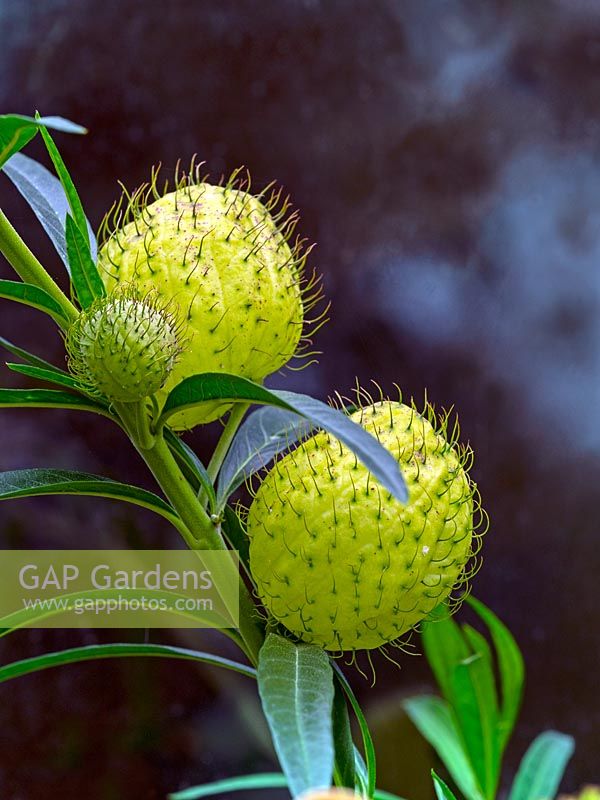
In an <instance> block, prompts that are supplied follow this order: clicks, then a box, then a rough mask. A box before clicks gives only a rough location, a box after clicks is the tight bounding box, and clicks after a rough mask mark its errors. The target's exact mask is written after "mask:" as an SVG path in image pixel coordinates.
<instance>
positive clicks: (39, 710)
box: [0, 0, 600, 800]
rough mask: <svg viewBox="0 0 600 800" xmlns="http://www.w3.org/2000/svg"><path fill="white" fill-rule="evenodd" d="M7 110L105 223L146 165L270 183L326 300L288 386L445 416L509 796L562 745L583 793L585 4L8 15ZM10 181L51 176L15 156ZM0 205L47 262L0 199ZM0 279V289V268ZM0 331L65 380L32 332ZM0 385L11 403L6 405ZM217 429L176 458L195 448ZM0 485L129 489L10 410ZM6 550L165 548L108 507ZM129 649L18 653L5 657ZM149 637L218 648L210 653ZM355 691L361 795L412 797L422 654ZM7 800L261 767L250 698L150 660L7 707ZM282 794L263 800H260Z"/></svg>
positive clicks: (115, 472) (85, 511)
mask: <svg viewBox="0 0 600 800" xmlns="http://www.w3.org/2000/svg"><path fill="white" fill-rule="evenodd" d="M0 70H1V75H2V81H1V83H0V101H1V102H0V106H1V110H2V113H6V112H20V113H24V114H31V113H32V112H33V111H34V110H35V109H39V110H40V111H41V112H42V113H44V114H62V115H64V116H66V117H69V118H71V119H74V120H75V121H77V122H80V123H83V124H85V125H86V126H87V127H88V128H89V130H90V133H89V135H88V136H87V137H82V138H79V137H66V136H62V135H60V134H59V135H57V139H58V142H59V145H60V147H61V150H62V152H63V155H64V157H65V160H66V161H67V163H68V165H69V167H70V169H71V171H72V173H73V175H74V178H75V180H76V182H77V184H78V186H79V189H80V192H81V195H82V197H83V200H84V203H85V206H86V209H87V211H88V215H89V217H90V219H91V220H92V222H93V224H94V225H97V224H98V223H99V222H100V220H101V218H102V215H103V213H104V212H105V211H106V210H107V208H108V207H109V206H110V204H111V203H112V201H113V200H114V199H115V198H116V197H117V195H118V187H117V179H121V180H122V181H124V183H125V184H126V185H127V186H128V187H130V188H132V187H135V186H136V185H137V184H138V183H140V182H141V181H143V180H144V179H146V178H147V176H148V175H149V170H150V167H151V165H152V164H155V163H157V162H159V161H161V162H162V163H163V165H164V169H165V172H166V173H169V172H170V171H171V172H172V170H173V168H174V166H175V162H176V160H177V159H178V158H180V157H181V158H182V159H183V161H184V162H185V161H186V160H188V159H189V158H190V157H191V155H192V154H193V153H198V155H199V157H200V158H201V159H205V160H206V161H207V165H208V168H209V169H210V170H211V172H212V173H213V174H215V175H219V174H220V173H221V172H228V171H230V170H231V169H232V168H233V167H235V166H237V165H239V164H245V165H247V166H248V167H250V169H251V170H252V173H253V177H254V182H255V185H256V186H257V187H260V186H263V185H264V184H266V183H267V182H268V181H270V180H271V179H272V178H277V179H278V180H279V181H281V182H282V183H283V184H284V185H285V186H286V188H287V189H289V191H290V192H291V193H292V196H293V198H294V201H295V203H296V205H297V206H298V207H299V208H300V209H301V212H302V217H303V221H302V233H303V234H304V235H306V236H308V237H310V238H311V239H313V240H316V241H317V242H318V248H317V250H316V251H315V254H314V255H313V257H312V265H314V266H315V267H318V268H319V269H320V270H321V271H322V273H323V275H324V283H325V289H326V292H327V295H328V297H329V298H331V300H332V302H333V307H332V319H331V323H330V324H329V325H328V326H327V328H326V329H324V330H323V331H322V333H321V334H320V336H319V342H318V343H319V345H320V347H322V349H323V350H324V355H323V357H322V358H321V362H320V366H319V367H318V368H311V369H310V370H307V371H305V372H302V373H299V374H297V373H290V374H289V375H288V376H287V377H280V378H278V379H277V380H278V381H280V385H284V383H285V386H286V387H288V388H293V389H300V390H304V391H308V392H313V393H315V394H317V395H318V396H321V397H326V396H327V395H328V394H329V393H330V392H332V391H333V390H334V389H340V390H348V389H349V388H350V387H351V386H352V384H353V382H354V379H355V376H358V377H359V378H360V380H361V381H362V382H365V383H366V382H368V381H369V380H370V379H371V378H373V379H375V380H377V381H378V382H379V383H380V384H381V385H382V386H383V387H384V389H386V390H391V389H392V384H393V383H394V382H398V383H399V384H400V385H401V386H402V388H403V390H404V392H405V395H407V396H410V395H414V396H415V398H418V399H422V397H423V393H424V390H425V388H427V391H428V395H429V398H430V399H431V400H432V401H433V402H435V403H436V404H439V405H440V406H450V405H452V404H454V405H455V407H456V408H457V409H458V411H459V412H460V419H461V423H462V431H463V438H464V439H465V440H470V442H471V444H472V445H473V447H474V449H475V452H476V455H477V461H476V466H475V470H474V475H475V478H476V480H477V481H478V483H479V486H480V489H481V493H482V496H483V499H484V502H485V506H486V508H487V510H488V511H489V514H490V516H491V520H492V526H491V530H490V532H489V534H488V535H487V537H486V539H485V546H484V555H485V562H484V566H483V569H482V570H481V572H480V573H479V575H478V577H477V579H476V581H475V593H476V595H477V596H478V597H480V598H481V599H482V600H483V601H485V602H486V603H488V604H489V605H491V606H492V608H493V609H494V610H495V611H496V612H497V613H498V614H499V615H500V616H501V617H502V618H503V619H504V620H505V621H506V622H507V623H508V624H509V625H510V627H511V629H512V630H513V631H514V633H515V635H516V637H517V639H518V641H519V643H520V644H521V646H522V648H523V650H524V653H525V657H526V662H527V670H528V684H527V689H526V697H525V703H524V708H523V714H522V717H521V721H520V724H519V728H518V731H517V733H516V735H515V737H514V740H513V743H512V745H511V748H510V752H509V756H508V760H507V769H506V775H505V786H507V785H508V784H509V781H510V779H511V777H512V774H513V772H514V770H515V768H516V764H517V763H518V760H519V758H520V756H521V755H522V753H523V752H524V750H525V748H526V746H527V744H528V743H529V742H530V740H531V739H532V738H533V737H534V736H535V735H536V734H537V733H539V732H540V731H541V730H542V729H544V728H546V727H554V728H557V729H559V730H562V731H564V732H568V733H572V734H573V735H574V736H575V737H576V739H577V751H576V755H575V757H574V759H573V761H572V764H571V766H570V768H569V771H568V773H567V777H566V780H565V784H564V788H566V789H570V790H574V789H576V788H577V787H579V786H580V785H581V784H582V783H583V782H585V781H592V780H596V781H598V780H599V778H600V767H599V763H598V761H599V759H598V755H597V750H598V738H599V732H600V702H599V700H598V673H599V669H600V625H599V622H600V611H599V605H598V601H597V597H598V575H599V573H600V547H599V545H598V516H599V514H598V506H599V497H600V495H599V490H598V483H599V480H600V424H599V411H600V402H599V401H600V3H599V2H597V0H472V1H471V2H467V0H464V2H460V0H378V1H377V0H362V1H360V0H304V2H301V1H300V0H255V1H254V2H252V0H235V2H234V1H233V0H219V1H217V0H215V2H206V1H205V0H196V2H193V0H188V1H187V2H186V1H185V0H172V2H170V3H165V2H158V0H146V1H145V2H136V1H135V0H119V2H117V1H116V0H103V2H98V0H79V2H74V1H73V2H68V0H45V1H44V2H33V0H0ZM27 152H28V154H29V155H32V156H34V157H38V158H40V159H42V160H44V156H43V153H42V151H41V150H40V148H39V146H38V145H37V144H34V145H33V146H31V147H29V148H28V150H27ZM0 203H1V205H2V207H3V208H4V210H5V211H6V213H7V214H9V216H10V217H11V218H12V219H13V221H14V223H15V225H16V226H17V227H18V228H19V230H20V231H21V232H22V233H23V234H24V236H25V237H26V239H27V241H28V242H30V243H31V245H32V246H33V248H34V249H35V251H36V253H37V254H38V255H39V256H40V257H41V258H43V259H44V260H45V263H47V264H48V265H49V266H51V268H52V270H53V271H54V273H55V274H57V275H59V274H61V266H60V264H59V263H58V260H57V258H56V257H55V255H54V254H53V252H52V250H51V247H50V246H49V244H48V242H47V241H46V239H45V236H44V234H43V232H41V229H40V228H39V227H38V226H37V224H36V222H35V221H34V218H33V216H32V214H31V212H30V211H29V209H28V208H27V207H26V206H25V205H24V204H23V203H22V202H21V201H20V200H19V199H18V198H17V197H16V192H15V191H14V190H13V189H12V187H11V185H10V184H9V182H8V181H7V180H6V179H5V178H2V176H0ZM0 269H1V272H2V276H3V277H9V269H8V267H7V265H6V264H5V263H3V264H2V265H0ZM0 314H1V325H0V329H1V333H2V335H3V336H6V337H7V338H9V339H12V340H16V341H17V342H19V343H20V344H21V345H22V346H25V347H28V348H30V349H33V350H35V351H36V352H39V353H40V354H43V355H44V356H45V357H46V358H49V359H54V360H55V361H56V363H61V361H62V359H63V358H64V355H63V349H62V343H61V341H60V339H59V337H58V336H57V335H56V334H55V333H54V331H53V329H52V327H51V326H49V325H48V324H46V322H45V320H44V319H43V318H42V317H41V315H37V314H36V313H35V312H32V311H24V310H20V309H17V308H15V307H12V305H10V304H8V303H4V304H3V305H2V306H1V309H0ZM15 378H16V376H14V375H12V374H11V373H9V372H7V371H6V370H4V371H3V375H2V383H3V385H17V383H19V384H20V385H23V382H22V381H16V380H15ZM217 433H218V424H217V425H216V426H213V428H212V429H211V430H210V431H207V432H203V433H202V434H196V435H195V436H194V437H192V439H191V440H192V441H193V442H194V444H197V445H198V447H199V449H200V451H201V452H203V453H206V452H207V449H208V447H209V446H210V444H211V442H212V441H214V438H215V436H216V434H217ZM0 443H1V447H0V468H2V469H12V468H19V467H29V466H53V467H70V468H78V469H82V470H86V471H90V472H97V473H100V474H105V475H109V476H111V477H115V478H121V479H126V480H129V481H132V482H138V483H140V484H146V485H149V484H148V479H147V476H146V474H145V472H144V470H143V468H142V465H141V464H140V463H139V461H138V459H137V457H136V455H135V454H134V453H133V452H132V450H131V448H130V447H129V446H128V444H127V442H126V441H125V440H124V438H123V437H122V436H121V435H120V433H119V432H118V431H117V430H116V429H114V428H112V427H111V426H110V424H109V423H108V422H103V421H100V422H98V421H96V420H94V419H91V418H89V417H86V416H85V415H77V414H71V415H67V414H66V413H65V414H63V413H62V412H50V411H40V412H36V413H31V414H27V413H25V412H22V411H16V410H15V411H4V412H3V413H2V415H1V416H0ZM0 525H1V527H0V537H1V539H0V546H2V547H33V546H44V547H67V546H71V547H77V546H84V547H110V546H115V547H118V546H137V547H140V546H145V547H151V546H156V547H163V546H170V545H175V543H176V538H175V537H176V536H177V534H176V533H174V532H172V531H169V530H166V529H165V527H164V525H162V524H160V523H157V522H156V520H155V519H154V518H153V517H151V516H150V515H149V514H146V513H145V512H143V511H139V512H133V511H131V509H129V508H125V507H121V506H118V505H115V504H111V503H109V502H107V501H102V500H98V501H90V500H81V499H73V498H70V499H69V498H66V499H55V498H48V499H36V500H31V501H19V502H15V503H10V504H8V503H7V504H4V505H3V506H2V508H1V516H0ZM140 635H142V634H141V632H135V631H133V632H132V631H125V632H122V633H119V632H114V633H111V632H108V633H106V632H104V633H101V632H89V633H88V632H81V633H78V632H56V631H45V632H42V631H31V632H21V633H18V634H14V635H13V636H12V637H10V638H9V639H8V640H4V641H3V642H2V644H1V645H0V654H1V655H0V657H1V659H2V660H3V661H8V660H13V659H15V658H19V657H26V656H28V655H32V654H34V653H37V652H41V651H43V650H50V649H59V648H61V647H64V646H69V645H74V644H78V643H86V642H95V641H106V640H110V638H111V637H112V638H113V639H121V640H135V639H136V637H139V636H140ZM150 640H151V641H158V640H161V641H175V642H179V643H182V642H184V643H186V644H192V645H194V646H200V645H205V646H211V647H212V646H215V647H218V648H220V650H221V652H227V648H226V647H225V646H224V645H223V644H222V643H221V640H220V638H219V637H218V636H216V635H215V634H207V633H204V634H202V633H198V634H196V633H194V632H192V633H191V634H190V633H189V632H188V633H187V634H185V638H184V637H183V636H180V635H179V634H178V633H174V632H168V633H164V634H161V633H160V632H156V631H153V632H151V634H150ZM376 666H377V675H378V680H377V685H376V688H375V689H374V690H372V691H371V690H370V689H369V687H368V684H367V683H366V682H365V681H364V680H363V679H362V678H361V677H360V676H359V675H358V674H353V681H354V683H355V685H356V686H357V688H358V690H359V692H360V695H361V697H362V699H363V701H364V702H365V705H366V708H367V713H368V717H369V719H370V721H371V722H372V724H373V726H374V729H375V734H376V738H377V741H378V744H379V746H380V751H381V752H380V783H381V787H382V788H386V789H389V790H392V791H395V792H398V793H400V794H404V795H406V796H409V797H411V799H412V800H425V798H429V797H430V796H431V789H430V787H429V779H428V776H427V770H428V767H429V766H430V764H431V762H432V757H431V754H430V752H429V750H428V749H427V748H426V747H425V746H424V745H423V744H422V742H421V741H420V739H419V738H418V736H416V734H415V732H414V730H413V729H412V728H411V726H410V724H409V723H408V722H407V721H406V720H405V719H403V717H402V714H401V712H400V709H399V701H400V699H401V697H402V695H403V694H405V693H407V692H412V691H416V690H419V689H424V688H429V687H430V686H431V676H430V673H429V671H428V669H427V665H426V663H425V660H424V659H423V658H411V657H408V656H406V657H403V658H402V666H401V669H400V670H397V669H395V668H393V667H392V666H391V665H389V664H388V663H387V662H386V661H385V660H384V659H383V658H379V659H376ZM0 695H1V702H0V709H1V710H0V729H1V731H2V733H1V742H2V745H1V750H2V755H1V756H0V795H1V796H2V797H3V798H5V797H6V798H10V800H33V798H36V800H37V798H40V797H48V798H55V797H61V798H63V800H71V798H80V797H82V796H85V797H86V798H90V800H121V798H127V799H129V798H163V797H164V796H165V793H166V792H167V791H169V790H173V789H176V788H179V787H183V786H186V785H189V784H192V783H199V782H202V781H204V780H208V779H211V778H215V777H221V776H224V775H227V774H232V773H233V774H238V773H242V772H244V771H258V770H260V769H271V768H272V767H273V761H272V756H271V753H270V749H269V743H268V735H267V734H266V732H265V730H264V726H263V724H262V723H261V720H260V715H259V713H258V710H257V706H256V700H255V696H254V690H253V687H252V686H249V685H248V684H247V683H245V682H244V680H243V679H241V680H239V681H238V680H233V679H230V678H229V677H227V676H223V675H221V674H218V675H217V674H215V673H214V671H210V670H209V669H202V670H200V669H198V668H196V667H193V666H191V665H190V664H184V663H178V662H172V661H169V662H164V661H123V662H96V663H92V664H85V665H79V666H75V667H68V668H62V669H59V670H54V671H50V672H47V673H44V674H42V675H38V676H31V677H28V678H23V679H20V680H19V681H16V682H14V683H11V684H10V685H9V684H7V685H5V686H3V687H0ZM273 797H274V798H275V797H276V795H275V794H274V795H273Z"/></svg>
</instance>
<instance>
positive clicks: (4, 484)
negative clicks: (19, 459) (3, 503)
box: [0, 469, 183, 530]
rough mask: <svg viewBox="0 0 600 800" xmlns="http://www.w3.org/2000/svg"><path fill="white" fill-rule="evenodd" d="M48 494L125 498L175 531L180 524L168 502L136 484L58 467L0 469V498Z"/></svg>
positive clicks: (10, 498) (181, 525)
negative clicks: (164, 521) (163, 521)
mask: <svg viewBox="0 0 600 800" xmlns="http://www.w3.org/2000/svg"><path fill="white" fill-rule="evenodd" d="M49 494H50V495H59V494H68V495H91V496H96V497H106V498H109V499H112V500H124V501H126V502H128V503H133V504H134V505H138V506H142V507H143V508H147V509H148V510H149V511H154V512H155V513H157V514H160V516H162V517H164V518H165V519H166V520H168V521H169V522H170V523H171V524H172V525H174V526H175V527H176V528H177V529H178V530H181V529H182V527H183V523H182V522H181V520H180V519H179V517H178V516H177V514H176V513H175V511H174V509H173V508H172V507H171V506H170V505H169V504H168V503H166V502H165V501H164V500H163V499H162V498H160V497H158V495H155V494H153V493H152V492H148V491H146V490H145V489H140V488H139V487H137V486H131V485H129V484H125V483H119V482H118V481H113V480H111V479H110V478H104V477H101V476H98V475H89V474H87V473H85V472H72V471H67V470H59V469H19V470H10V471H8V472H0V500H12V499H16V498H21V497H36V496H39V495H49Z"/></svg>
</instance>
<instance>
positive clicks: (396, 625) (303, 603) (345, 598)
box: [247, 401, 474, 651]
mask: <svg viewBox="0 0 600 800" xmlns="http://www.w3.org/2000/svg"><path fill="white" fill-rule="evenodd" d="M428 411H429V414H428V416H429V417H430V418H431V419H432V420H434V416H433V413H432V411H431V409H428ZM352 418H353V419H354V420H355V421H357V422H360V423H362V425H363V426H364V427H365V428H366V429H367V430H368V431H369V432H371V433H373V434H374V435H375V436H377V438H378V439H379V441H380V442H381V443H382V444H383V445H384V446H385V447H386V448H388V449H389V450H390V451H391V452H392V453H393V455H394V456H395V457H396V458H397V459H398V462H399V464H400V466H401V468H402V472H403V475H404V478H405V480H406V484H407V488H408V493H409V499H408V502H407V504H406V505H404V504H402V503H400V502H399V501H397V500H396V499H394V498H392V497H391V496H390V495H389V494H388V492H387V490H385V489H384V488H383V487H381V486H380V484H378V483H377V481H376V480H375V479H374V478H373V477H372V475H371V474H370V473H369V472H368V470H367V469H366V467H364V466H363V465H362V464H361V463H360V462H358V461H357V459H356V457H355V456H354V454H353V453H352V452H351V451H349V450H348V449H347V448H346V447H345V446H344V445H342V444H341V443H340V442H338V441H337V440H335V439H333V438H332V437H331V436H329V435H328V434H327V433H324V432H322V433H318V434H317V435H316V436H314V437H312V438H311V439H309V440H307V441H306V442H305V443H304V444H303V445H302V446H301V447H299V448H298V449H297V450H295V451H294V452H292V453H290V454H288V455H286V456H285V457H284V458H283V459H281V460H280V461H279V462H277V463H276V464H275V466H274V467H273V468H272V469H271V471H270V472H269V473H268V474H267V476H266V477H265V479H264V481H263V482H262V483H261V485H260V487H259V488H258V491H257V492H256V494H255V497H254V500H253V502H252V505H251V507H250V510H249V514H248V520H247V528H248V535H249V537H250V568H251V572H252V575H253V577H254V581H255V583H256V587H257V590H258V593H259V595H260V597H261V600H262V601H263V603H264V605H265V606H266V608H267V609H268V610H269V611H270V612H271V614H272V615H273V617H275V619H276V620H278V621H279V622H281V623H282V624H283V625H284V626H285V627H286V628H287V629H288V630H290V631H291V632H292V633H293V634H294V635H295V636H297V637H299V638H301V639H303V640H305V641H307V642H313V643H316V644H318V645H321V646H322V647H324V648H326V649H328V650H334V651H345V650H361V649H371V648H375V647H379V646H381V645H384V644H386V643H387V642H392V641H394V640H396V639H398V638H399V637H401V636H402V635H403V634H404V633H406V632H407V631H409V630H410V629H411V628H413V627H414V626H415V625H416V624H417V623H418V622H419V621H420V620H422V619H424V618H425V617H426V616H427V615H428V614H429V613H430V612H431V611H432V610H433V609H434V608H435V607H436V606H437V605H438V604H439V603H441V602H442V601H443V600H444V599H446V598H447V597H448V595H449V594H450V592H451V591H452V589H453V587H455V586H456V585H457V583H460V582H463V581H464V580H465V565H466V563H467V561H468V560H469V558H470V556H471V555H472V552H473V536H474V534H473V512H474V508H473V505H474V504H473V495H474V487H473V485H472V484H471V483H470V481H469V479H468V477H467V474H466V471H465V467H464V464H465V459H466V458H467V457H468V453H467V452H466V451H462V452H461V451H460V450H458V449H456V447H455V446H453V444H451V443H450V442H449V441H448V440H447V438H446V436H445V430H444V429H445V426H442V430H440V431H439V432H438V431H436V430H435V429H434V427H433V425H432V423H431V422H430V421H429V419H427V418H425V417H424V416H422V415H420V414H418V413H417V412H416V410H415V409H414V408H411V407H409V406H407V405H403V404H402V403H399V402H390V401H383V402H380V403H376V404H374V405H371V406H369V407H366V408H363V409H360V410H358V411H356V412H355V413H354V414H353V415H352Z"/></svg>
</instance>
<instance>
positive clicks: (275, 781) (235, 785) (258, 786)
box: [168, 772, 287, 800]
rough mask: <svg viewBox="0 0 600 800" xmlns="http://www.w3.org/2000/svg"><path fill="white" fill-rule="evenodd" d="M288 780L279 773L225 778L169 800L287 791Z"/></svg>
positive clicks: (178, 793)
mask: <svg viewBox="0 0 600 800" xmlns="http://www.w3.org/2000/svg"><path fill="white" fill-rule="evenodd" d="M285 788H287V780H286V778H285V775H281V774H280V773H277V772H274V773H273V772H263V773H259V774H258V775H241V776H240V777H238V778H225V779H224V780H221V781H214V782H213V783H205V784H204V785H202V786H192V787H190V788H189V789H184V790H183V791H181V792H174V793H173V794H170V795H169V796H168V800H198V798H201V797H214V796H215V795H218V794H225V792H244V791H246V792H249V791H261V790H264V789H285Z"/></svg>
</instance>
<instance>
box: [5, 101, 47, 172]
mask: <svg viewBox="0 0 600 800" xmlns="http://www.w3.org/2000/svg"><path fill="white" fill-rule="evenodd" d="M37 132H38V126H37V125H36V123H35V120H32V119H31V118H30V117H22V116H20V115H19V114H3V115H2V116H0V167H1V166H2V165H3V164H4V163H5V162H6V161H8V159H9V158H10V157H11V156H12V155H13V154H14V153H17V152H18V151H19V150H22V149H23V148H24V147H25V145H26V144H27V143H28V142H30V141H31V140H32V139H33V137H34V136H35V135H36V133H37Z"/></svg>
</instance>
